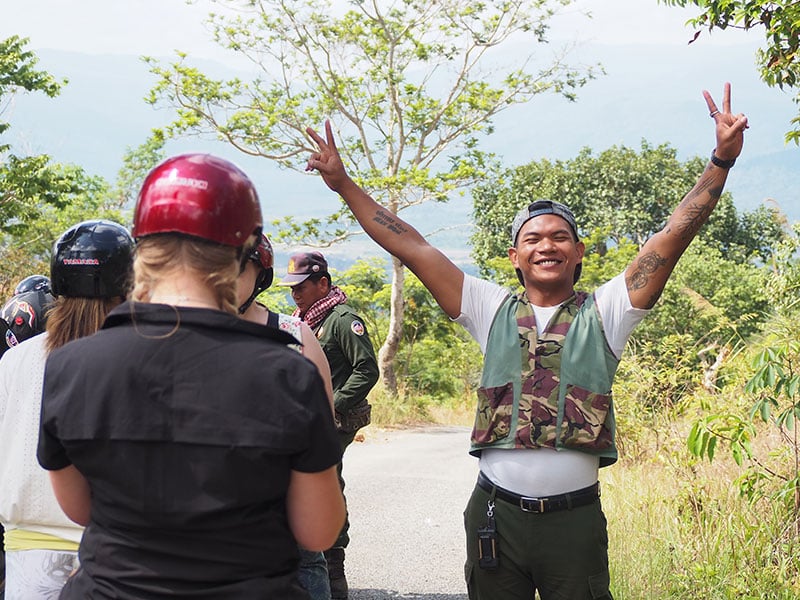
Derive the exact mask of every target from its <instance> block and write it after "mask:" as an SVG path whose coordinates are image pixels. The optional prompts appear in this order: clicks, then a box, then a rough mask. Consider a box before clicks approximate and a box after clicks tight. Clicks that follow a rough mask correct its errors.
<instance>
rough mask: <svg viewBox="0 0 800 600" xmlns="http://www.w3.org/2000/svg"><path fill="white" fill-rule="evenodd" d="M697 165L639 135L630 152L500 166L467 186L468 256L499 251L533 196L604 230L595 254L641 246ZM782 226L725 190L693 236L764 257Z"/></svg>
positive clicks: (732, 254) (734, 252)
mask: <svg viewBox="0 0 800 600" xmlns="http://www.w3.org/2000/svg"><path fill="white" fill-rule="evenodd" d="M704 164H705V160H704V159H700V158H693V159H690V160H688V161H686V162H681V161H679V160H678V159H677V157H676V151H675V150H674V149H673V148H671V147H670V146H669V145H668V144H662V145H660V146H656V147H654V146H651V145H650V144H648V143H647V142H646V141H642V143H641V148H640V150H639V151H638V152H637V151H636V150H634V149H631V148H628V147H626V146H612V147H611V148H609V149H607V150H604V151H602V152H600V153H599V154H597V155H594V154H593V152H592V150H591V149H590V148H583V149H581V151H580V152H579V154H578V156H577V157H575V158H572V159H569V160H557V161H554V162H552V161H550V160H547V159H544V160H541V161H534V162H531V163H528V164H526V165H521V166H518V167H515V168H512V169H508V170H506V171H504V172H503V173H501V174H499V175H498V176H497V177H495V178H493V179H490V180H489V181H486V182H485V183H483V184H481V185H480V186H478V187H476V189H475V190H474V191H473V219H474V221H475V233H474V234H473V239H472V242H473V256H474V258H475V260H476V262H477V263H478V264H479V265H481V266H483V265H486V264H487V263H488V261H489V260H490V259H492V258H494V257H499V256H506V251H507V249H508V247H509V246H510V245H511V240H510V239H509V237H510V230H511V221H512V220H513V218H514V215H515V214H516V212H517V211H518V210H519V209H520V208H522V207H524V206H526V205H527V204H528V203H530V202H532V201H534V200H536V199H539V198H549V199H553V200H558V201H560V202H563V203H565V204H567V205H568V206H569V207H570V208H571V209H572V211H573V212H574V213H575V216H576V218H577V221H578V225H579V227H580V228H581V231H580V233H581V234H587V233H590V234H591V233H592V232H596V231H598V230H602V231H603V232H604V233H603V235H604V236H605V239H597V238H596V237H595V238H593V239H592V243H591V245H590V246H591V247H590V253H591V252H592V251H593V252H595V253H597V254H599V255H600V256H602V255H604V254H605V252H606V251H607V250H608V248H610V247H613V246H618V245H620V244H621V243H623V241H626V240H627V241H629V242H631V243H633V244H634V245H635V246H636V247H637V248H638V247H641V245H642V244H644V242H645V241H646V240H647V239H648V238H649V237H650V236H651V235H652V234H653V233H655V232H656V231H658V230H660V229H661V228H662V227H663V226H664V224H665V223H666V221H667V218H668V217H669V215H670V213H671V212H672V211H673V209H674V208H675V206H677V204H678V203H679V202H680V200H681V198H682V197H683V196H684V195H685V194H686V193H687V192H688V191H689V190H690V189H691V188H692V186H693V185H694V183H695V181H696V179H697V174H698V173H700V172H701V171H702V169H703V167H704ZM784 225H785V223H784V218H783V215H781V214H780V212H779V211H778V210H777V209H775V208H772V207H766V206H764V207H760V208H758V209H756V210H755V211H752V212H745V213H741V214H740V213H739V212H738V211H737V210H736V207H735V206H734V204H733V199H732V197H731V195H730V194H729V193H727V192H726V193H724V194H723V195H722V197H721V198H720V201H719V203H718V205H717V208H716V209H715V210H714V212H713V213H712V214H711V217H710V218H709V220H708V223H707V224H706V225H705V227H704V228H703V230H702V231H701V233H700V239H704V240H707V241H708V242H709V244H710V245H713V246H714V247H717V248H719V249H720V250H721V251H722V252H723V255H724V256H725V258H727V259H730V260H734V261H737V262H746V261H749V260H752V259H754V258H760V259H761V260H765V259H766V258H767V257H768V256H769V253H770V249H771V247H772V246H773V244H774V242H775V241H776V240H779V239H781V237H782V236H783V232H784ZM482 268H483V267H482Z"/></svg>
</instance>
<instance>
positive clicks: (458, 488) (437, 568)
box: [344, 427, 478, 600]
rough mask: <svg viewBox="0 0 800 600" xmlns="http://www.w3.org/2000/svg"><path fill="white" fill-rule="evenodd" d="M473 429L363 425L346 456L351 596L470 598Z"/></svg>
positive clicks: (362, 599) (373, 599)
mask: <svg viewBox="0 0 800 600" xmlns="http://www.w3.org/2000/svg"><path fill="white" fill-rule="evenodd" d="M468 449H469V429H468V428H464V427H430V428H420V429H405V430H388V431H387V430H375V429H373V428H368V429H367V430H366V431H365V441H364V442H361V443H358V442H356V443H353V444H352V445H351V446H350V447H349V448H348V449H347V453H346V454H345V458H344V478H345V481H346V482H347V488H346V489H345V494H346V496H347V503H348V508H349V511H350V520H351V526H350V537H351V541H350V545H349V547H348V549H347V559H346V562H345V566H346V570H347V579H348V582H349V584H350V599H351V600H385V599H401V598H413V599H415V600H466V598H467V593H466V586H465V584H464V556H465V550H464V528H463V512H464V507H465V506H466V503H467V499H468V498H469V495H470V493H471V492H472V488H473V486H474V484H475V479H476V477H477V476H478V461H477V459H475V458H473V457H471V456H470V455H469V454H468V452H467V451H468Z"/></svg>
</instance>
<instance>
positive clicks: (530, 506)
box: [519, 496, 544, 514]
mask: <svg viewBox="0 0 800 600" xmlns="http://www.w3.org/2000/svg"><path fill="white" fill-rule="evenodd" d="M519 507H520V508H521V509H522V512H529V513H535V514H540V513H543V512H544V498H526V497H525V496H522V497H521V498H520V499H519Z"/></svg>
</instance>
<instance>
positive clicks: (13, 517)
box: [0, 333, 83, 542]
mask: <svg viewBox="0 0 800 600" xmlns="http://www.w3.org/2000/svg"><path fill="white" fill-rule="evenodd" d="M46 340H47V333H42V334H39V335H37V336H35V337H32V338H30V339H27V340H25V341H24V342H22V343H21V344H19V345H18V346H14V347H13V348H9V349H8V350H7V351H6V353H5V354H3V358H2V359H0V521H1V522H2V523H3V527H5V529H6V530H7V531H9V530H12V529H25V530H27V531H36V532H39V533H47V534H50V535H53V536H56V537H59V538H62V539H65V540H69V541H72V542H80V539H81V535H82V533H83V528H82V527H80V526H78V525H76V524H75V523H73V522H72V521H70V520H69V519H68V518H67V516H66V515H65V514H64V513H63V511H62V510H61V507H60V506H59V505H58V501H57V500H56V497H55V494H54V493H53V488H52V487H51V486H50V477H49V475H48V473H47V471H45V470H44V469H43V468H42V467H41V466H39V462H38V460H37V459H36V448H37V446H38V444H39V413H40V411H41V405H42V387H43V384H44V366H45V362H46V360H47V352H46V349H45V341H46Z"/></svg>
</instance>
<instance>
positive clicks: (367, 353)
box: [314, 304, 378, 415]
mask: <svg viewBox="0 0 800 600" xmlns="http://www.w3.org/2000/svg"><path fill="white" fill-rule="evenodd" d="M314 333H315V334H316V336H317V339H318V340H319V343H320V345H321V346H322V350H323V351H324V352H325V356H326V357H327V358H328V363H329V364H330V367H331V379H332V383H333V402H334V407H335V409H336V412H338V413H341V414H343V415H346V414H347V413H348V412H349V411H350V410H351V409H353V408H354V407H355V406H357V405H358V404H359V403H361V402H362V401H365V400H366V399H367V394H369V391H370V390H371V389H372V388H373V386H374V385H375V384H376V383H377V382H378V361H377V360H376V359H375V350H374V349H373V347H372V342H371V341H370V339H369V335H368V334H367V328H366V326H365V325H364V321H362V320H361V318H360V317H359V316H358V315H357V314H355V313H354V312H353V310H352V309H351V308H350V307H349V306H347V304H338V305H336V306H334V307H333V309H331V311H330V312H329V313H328V314H327V315H326V316H325V318H324V319H323V320H322V322H321V323H320V324H319V325H318V326H317V328H316V330H315V331H314Z"/></svg>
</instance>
